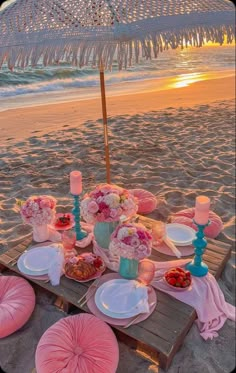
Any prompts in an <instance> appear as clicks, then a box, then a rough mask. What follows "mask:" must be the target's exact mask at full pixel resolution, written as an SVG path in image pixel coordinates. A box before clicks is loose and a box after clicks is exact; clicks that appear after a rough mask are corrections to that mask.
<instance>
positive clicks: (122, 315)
mask: <svg viewBox="0 0 236 373" xmlns="http://www.w3.org/2000/svg"><path fill="white" fill-rule="evenodd" d="M119 280H120V279H117V280H111V281H119ZM121 281H129V280H121ZM109 282H110V281H109ZM109 282H105V283H104V284H103V285H106V284H108V283H109ZM103 285H101V286H100V287H99V288H98V289H97V291H96V293H95V297H94V301H95V304H96V306H97V308H98V309H99V311H101V312H102V313H103V314H104V315H107V316H109V317H112V318H114V319H126V318H129V317H133V316H135V315H138V314H139V313H140V311H139V309H138V307H137V308H136V307H134V308H133V309H132V310H130V311H127V312H123V311H122V312H121V313H119V312H112V311H110V310H109V308H105V307H104V304H103V302H102V300H101V293H102V291H103V289H104V287H103ZM139 301H140V300H139ZM136 306H137V305H136Z"/></svg>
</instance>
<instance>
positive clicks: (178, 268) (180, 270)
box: [176, 267, 185, 273]
mask: <svg viewBox="0 0 236 373" xmlns="http://www.w3.org/2000/svg"><path fill="white" fill-rule="evenodd" d="M176 271H178V272H183V273H184V272H185V271H184V269H182V268H180V267H177V268H176Z"/></svg>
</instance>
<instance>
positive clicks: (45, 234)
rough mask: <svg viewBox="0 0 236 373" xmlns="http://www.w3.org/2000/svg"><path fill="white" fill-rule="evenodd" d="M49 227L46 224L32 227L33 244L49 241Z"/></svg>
mask: <svg viewBox="0 0 236 373" xmlns="http://www.w3.org/2000/svg"><path fill="white" fill-rule="evenodd" d="M49 234H50V233H49V227H48V225H47V224H43V225H33V240H34V241H35V242H44V241H47V240H48V239H49Z"/></svg>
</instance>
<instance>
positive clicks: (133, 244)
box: [131, 236, 140, 249]
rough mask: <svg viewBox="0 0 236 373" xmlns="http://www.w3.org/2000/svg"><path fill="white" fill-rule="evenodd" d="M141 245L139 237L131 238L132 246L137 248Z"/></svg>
mask: <svg viewBox="0 0 236 373" xmlns="http://www.w3.org/2000/svg"><path fill="white" fill-rule="evenodd" d="M139 245H140V241H139V239H138V237H134V236H133V237H132V239H131V246H132V247H134V248H135V249H136V248H137V247H139Z"/></svg>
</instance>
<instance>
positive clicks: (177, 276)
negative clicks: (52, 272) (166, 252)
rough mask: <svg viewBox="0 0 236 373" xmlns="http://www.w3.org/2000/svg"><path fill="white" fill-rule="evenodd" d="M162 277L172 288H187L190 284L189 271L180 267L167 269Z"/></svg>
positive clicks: (179, 289)
mask: <svg viewBox="0 0 236 373" xmlns="http://www.w3.org/2000/svg"><path fill="white" fill-rule="evenodd" d="M163 279H164V281H165V283H166V284H167V285H168V286H169V287H170V288H171V289H172V290H178V291H181V290H187V289H189V288H190V286H191V284H192V277H191V273H190V272H189V271H185V270H184V269H183V268H180V267H176V268H171V269H169V270H168V271H167V272H166V273H165V274H164V277H163Z"/></svg>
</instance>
